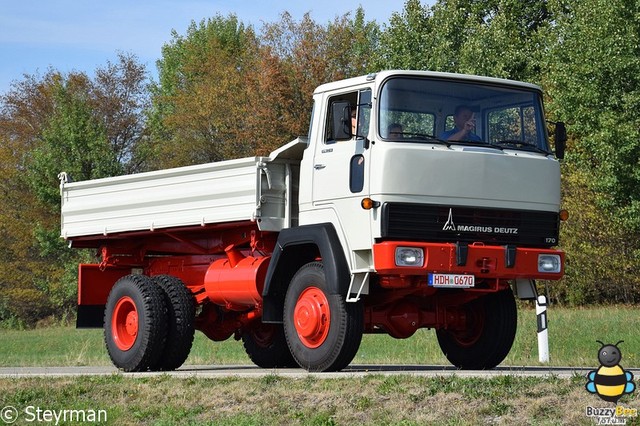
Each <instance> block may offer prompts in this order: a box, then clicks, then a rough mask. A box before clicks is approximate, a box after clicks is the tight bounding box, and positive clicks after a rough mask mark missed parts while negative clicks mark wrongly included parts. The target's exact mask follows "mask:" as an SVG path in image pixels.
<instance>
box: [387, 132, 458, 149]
mask: <svg viewBox="0 0 640 426" xmlns="http://www.w3.org/2000/svg"><path fill="white" fill-rule="evenodd" d="M395 134H396V135H399V136H401V137H402V139H400V138H397V139H396V140H397V141H398V142H411V141H419V142H432V143H439V144H443V145H447V146H450V145H451V142H450V141H445V140H444V139H438V138H436V137H435V136H433V135H428V134H426V133H414V132H397V133H395ZM387 139H393V138H390V137H387Z"/></svg>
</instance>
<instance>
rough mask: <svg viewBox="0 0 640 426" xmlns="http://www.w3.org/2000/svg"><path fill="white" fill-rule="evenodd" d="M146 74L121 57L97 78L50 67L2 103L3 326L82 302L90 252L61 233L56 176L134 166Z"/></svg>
mask: <svg viewBox="0 0 640 426" xmlns="http://www.w3.org/2000/svg"><path fill="white" fill-rule="evenodd" d="M131 70H138V71H140V72H133V73H132V72H130V71H131ZM145 75H146V72H145V71H144V67H142V66H140V65H139V64H138V63H137V61H136V59H135V57H133V56H130V55H124V54H122V55H120V56H119V60H118V62H117V63H116V64H108V65H107V67H106V68H101V69H98V70H97V71H96V77H95V79H91V78H90V77H88V76H87V75H86V74H84V73H77V72H74V73H69V74H66V75H65V74H62V73H59V72H57V71H55V70H49V71H47V73H46V74H45V75H43V76H39V75H28V76H25V77H24V78H23V79H22V80H20V81H17V82H15V83H13V84H12V86H11V88H10V89H9V91H8V92H7V93H6V94H4V95H3V96H2V97H1V98H0V142H1V143H0V167H1V170H2V173H3V176H4V177H5V179H3V181H2V182H0V203H2V205H3V206H4V208H3V209H2V210H1V213H0V219H1V220H0V235H2V237H3V238H1V239H0V253H2V255H0V264H1V266H2V267H1V268H0V321H7V320H12V321H17V322H19V323H23V324H24V323H31V322H33V321H35V320H37V319H39V318H42V317H44V316H46V315H49V314H56V315H58V316H60V315H62V314H63V313H64V312H65V311H67V310H71V309H72V308H73V306H74V305H75V286H76V284H75V283H76V277H75V274H76V271H77V263H78V260H79V256H85V254H84V253H78V252H75V251H71V250H68V248H67V247H66V245H65V244H64V242H63V241H62V240H61V239H60V237H59V214H60V208H59V206H60V195H59V189H58V185H59V181H58V178H57V175H58V173H59V172H61V171H66V172H68V173H69V174H70V175H71V177H72V178H74V179H76V180H82V179H91V178H98V177H106V176H113V175H115V174H119V173H122V172H123V171H125V170H131V169H133V168H135V167H134V166H132V160H133V159H135V153H136V148H135V146H136V144H137V141H138V140H139V138H140V137H141V135H142V134H143V128H144V121H142V118H143V116H142V108H143V106H144V104H145V102H144V99H145V97H146V92H145V89H144V85H145V83H144V81H145V78H146V77H145ZM119 120H121V121H119ZM117 123H120V124H117ZM127 123H129V124H127Z"/></svg>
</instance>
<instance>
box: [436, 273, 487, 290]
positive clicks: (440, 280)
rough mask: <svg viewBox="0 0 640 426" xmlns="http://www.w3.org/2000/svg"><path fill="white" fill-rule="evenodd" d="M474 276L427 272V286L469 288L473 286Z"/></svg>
mask: <svg viewBox="0 0 640 426" xmlns="http://www.w3.org/2000/svg"><path fill="white" fill-rule="evenodd" d="M475 284H476V277H474V276H473V275H461V274H460V275H458V274H429V286H431V287H437V288H470V287H473V286H475Z"/></svg>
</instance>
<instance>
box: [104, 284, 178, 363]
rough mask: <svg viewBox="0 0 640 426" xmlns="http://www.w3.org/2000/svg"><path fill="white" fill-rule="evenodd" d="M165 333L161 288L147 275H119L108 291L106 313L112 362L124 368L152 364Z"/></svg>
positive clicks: (106, 338) (107, 344) (105, 335)
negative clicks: (120, 276)
mask: <svg viewBox="0 0 640 426" xmlns="http://www.w3.org/2000/svg"><path fill="white" fill-rule="evenodd" d="M134 318H135V320H134ZM166 337H167V306H166V303H165V298H164V294H163V292H162V289H160V287H158V286H157V285H155V284H154V283H153V281H151V279H150V278H149V277H146V276H144V275H127V276H125V277H122V278H120V279H119V280H118V281H117V282H116V283H115V285H114V286H113V288H112V289H111V292H110V293H109V297H108V298H107V305H106V309H105V315H104V340H105V344H106V346H107V351H108V352H109V357H110V358H111V361H112V362H113V364H114V365H115V366H116V367H118V368H120V369H122V370H124V371H146V370H148V369H150V368H152V367H153V366H154V365H156V364H157V362H158V359H159V357H160V355H161V354H162V350H163V348H164V344H165V340H166Z"/></svg>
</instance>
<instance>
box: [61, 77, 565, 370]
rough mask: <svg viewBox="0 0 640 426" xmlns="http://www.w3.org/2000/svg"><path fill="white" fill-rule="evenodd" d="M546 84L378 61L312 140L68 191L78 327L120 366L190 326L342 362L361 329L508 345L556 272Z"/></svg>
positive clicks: (149, 354) (171, 356) (162, 346)
mask: <svg viewBox="0 0 640 426" xmlns="http://www.w3.org/2000/svg"><path fill="white" fill-rule="evenodd" d="M554 124H555V155H554V153H553V152H552V150H551V149H550V144H549V141H548V128H547V122H546V121H545V117H544V113H543V107H542V93H541V90H540V88H539V87H537V86H534V85H531V84H526V83H521V82H515V81H508V80H501V79H494V78H486V77H478V76H469V75H457V74H446V73H435V72H422V71H384V72H380V73H377V74H371V75H367V76H363V77H358V78H352V79H347V80H343V81H338V82H333V83H329V84H324V85H322V86H320V87H318V88H317V89H316V91H315V92H314V94H313V112H312V115H311V123H310V126H309V133H308V135H307V136H306V137H300V138H298V139H296V140H294V141H292V142H290V143H288V144H286V145H284V146H283V147H281V148H279V149H277V150H275V151H274V152H272V153H271V155H269V156H268V157H251V158H243V159H237V160H230V161H222V162H217V163H211V164H202V165H195V166H188V167H180V168H175V169H169V170H160V171H153V172H148V173H139V174H133V175H128V176H118V177H113V178H106V179H97V180H91V181H85V182H71V181H70V179H69V178H68V177H67V176H66V174H64V173H62V174H61V195H62V237H63V238H65V239H66V240H67V241H68V242H69V245H70V246H71V247H75V248H92V249H96V250H97V253H98V256H99V258H98V261H97V262H96V264H82V265H80V267H79V283H78V305H79V306H78V320H77V321H78V323H77V325H78V327H104V329H105V342H106V346H107V350H108V352H109V355H110V357H111V359H112V361H113V363H114V364H115V365H116V366H117V367H119V368H121V369H123V370H125V371H145V370H171V369H175V368H177V367H179V366H180V365H182V364H183V363H184V361H185V360H186V358H187V356H188V354H189V351H190V349H191V345H192V341H193V337H194V332H195V330H200V331H201V332H203V333H204V334H205V335H206V336H207V337H209V338H210V339H212V340H215V341H221V340H225V339H228V338H229V337H231V336H234V337H236V338H238V339H240V338H241V339H242V340H243V343H244V347H245V349H246V352H247V354H248V356H249V358H250V359H251V360H252V361H253V362H254V363H255V364H257V365H258V366H261V367H266V368H273V367H285V366H300V367H302V368H305V369H307V370H309V371H335V370H340V369H342V368H344V367H346V366H347V365H348V364H349V363H350V362H351V361H352V360H353V358H354V356H355V354H356V353H357V351H358V347H359V345H360V342H361V338H362V335H363V333H386V334H389V335H391V336H393V337H395V338H399V339H402V338H408V337H410V336H412V335H413V334H414V333H415V332H416V331H417V330H418V329H420V328H432V329H435V333H436V335H437V339H438V342H439V344H440V347H441V348H442V351H443V352H444V354H445V355H446V357H447V358H448V360H449V361H450V362H451V363H452V364H453V365H455V366H457V367H459V368H464V369H486V368H492V367H494V366H496V365H498V364H499V363H501V362H502V361H503V359H504V358H505V357H506V356H507V354H508V353H509V351H510V349H511V346H512V343H513V340H514V336H515V332H516V324H517V312H516V303H515V297H514V293H515V295H516V296H517V297H520V298H535V297H536V294H537V287H536V284H535V281H534V280H536V279H539V280H558V279H560V278H561V277H562V275H563V272H564V271H563V265H564V253H563V252H562V251H561V250H557V249H554V248H553V247H554V246H556V245H557V244H558V234H559V226H560V220H561V216H563V215H564V213H565V212H564V211H561V210H560V169H559V163H558V160H557V158H561V157H562V155H563V151H564V142H565V140H566V136H565V133H566V132H565V131H564V125H563V124H562V123H554Z"/></svg>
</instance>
